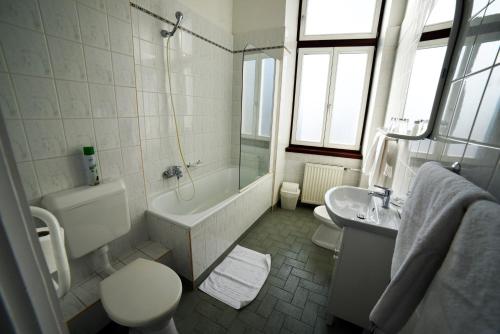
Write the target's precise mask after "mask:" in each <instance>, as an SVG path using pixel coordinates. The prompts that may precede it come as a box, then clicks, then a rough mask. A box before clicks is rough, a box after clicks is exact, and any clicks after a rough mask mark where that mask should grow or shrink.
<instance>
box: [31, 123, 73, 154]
mask: <svg viewBox="0 0 500 334" xmlns="http://www.w3.org/2000/svg"><path fill="white" fill-rule="evenodd" d="M24 127H25V131H26V136H27V137H28V143H29V146H30V151H31V154H32V156H33V159H35V160H36V159H47V158H53V157H59V156H63V155H65V154H66V139H65V137H64V130H63V124H62V121H61V120H36V121H35V120H26V121H25V122H24Z"/></svg>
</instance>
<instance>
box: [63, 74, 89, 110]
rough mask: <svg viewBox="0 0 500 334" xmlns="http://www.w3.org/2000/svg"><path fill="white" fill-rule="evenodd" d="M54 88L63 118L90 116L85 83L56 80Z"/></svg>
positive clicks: (87, 91) (87, 90)
mask: <svg viewBox="0 0 500 334" xmlns="http://www.w3.org/2000/svg"><path fill="white" fill-rule="evenodd" d="M56 87H57V94H58V96H59V106H60V107H61V115H62V117H63V118H88V117H90V116H91V107H90V99H89V87H88V84H87V83H86V82H74V81H64V80H57V81H56Z"/></svg>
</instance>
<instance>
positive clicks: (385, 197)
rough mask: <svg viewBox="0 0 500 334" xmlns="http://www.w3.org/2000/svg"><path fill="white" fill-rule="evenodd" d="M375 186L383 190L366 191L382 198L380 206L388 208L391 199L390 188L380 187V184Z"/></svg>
mask: <svg viewBox="0 0 500 334" xmlns="http://www.w3.org/2000/svg"><path fill="white" fill-rule="evenodd" d="M375 187H377V188H380V189H382V190H383V191H384V192H381V193H379V192H376V191H370V192H369V193H368V195H370V196H375V197H380V198H381V199H382V207H383V208H385V209H387V208H389V203H390V201H391V194H392V190H391V189H389V188H386V187H382V186H377V185H375Z"/></svg>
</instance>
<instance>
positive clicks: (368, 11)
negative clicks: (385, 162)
mask: <svg viewBox="0 0 500 334" xmlns="http://www.w3.org/2000/svg"><path fill="white" fill-rule="evenodd" d="M381 3H382V1H381V0H303V1H302V7H301V13H300V27H299V35H298V41H297V49H298V54H297V70H296V74H295V96H294V109H293V124H292V135H291V139H290V146H289V147H288V148H287V151H288V152H302V153H313V154H326V155H338V156H349V157H352V158H361V154H360V147H361V137H362V133H363V127H364V119H365V113H366V108H367V101H368V98H369V91H370V79H371V72H372V65H373V57H374V54H375V48H376V45H377V42H378V27H379V23H380V17H381V10H382V9H381Z"/></svg>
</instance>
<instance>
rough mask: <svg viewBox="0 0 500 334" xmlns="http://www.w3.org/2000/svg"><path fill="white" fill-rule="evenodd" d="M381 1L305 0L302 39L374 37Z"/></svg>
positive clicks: (301, 29)
mask: <svg viewBox="0 0 500 334" xmlns="http://www.w3.org/2000/svg"><path fill="white" fill-rule="evenodd" d="M380 5H381V2H380V1H377V0H307V1H303V6H302V17H301V18H302V22H301V26H300V39H301V40H318V39H352V38H375V37H376V36H377V25H378V16H379V12H380Z"/></svg>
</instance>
